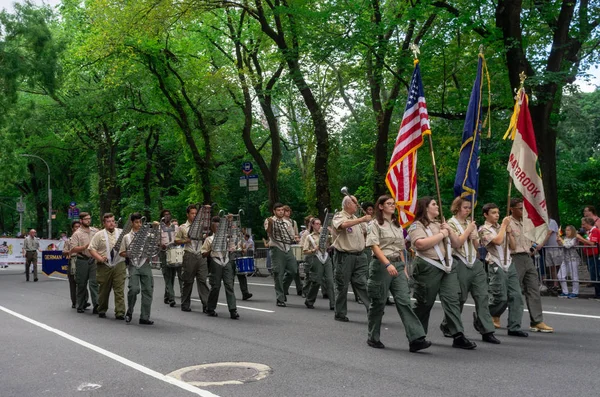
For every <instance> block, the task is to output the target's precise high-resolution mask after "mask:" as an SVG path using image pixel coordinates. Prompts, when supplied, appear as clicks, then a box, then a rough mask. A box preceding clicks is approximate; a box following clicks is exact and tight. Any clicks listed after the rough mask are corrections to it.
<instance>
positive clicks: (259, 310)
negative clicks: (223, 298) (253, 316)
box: [191, 298, 275, 313]
mask: <svg viewBox="0 0 600 397" xmlns="http://www.w3.org/2000/svg"><path fill="white" fill-rule="evenodd" d="M191 300H193V301H195V302H202V301H201V300H200V299H194V298H192V299H191ZM217 305H219V306H227V303H221V302H219V303H217ZM236 306H237V305H236ZM237 308H238V309H246V310H253V311H255V312H263V313H275V311H274V310H267V309H258V308H256V307H248V306H237Z"/></svg>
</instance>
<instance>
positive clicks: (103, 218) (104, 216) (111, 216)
mask: <svg viewBox="0 0 600 397" xmlns="http://www.w3.org/2000/svg"><path fill="white" fill-rule="evenodd" d="M114 217H115V215H114V214H113V213H112V212H106V213H104V215H102V223H104V221H105V220H107V219H109V218H114Z"/></svg>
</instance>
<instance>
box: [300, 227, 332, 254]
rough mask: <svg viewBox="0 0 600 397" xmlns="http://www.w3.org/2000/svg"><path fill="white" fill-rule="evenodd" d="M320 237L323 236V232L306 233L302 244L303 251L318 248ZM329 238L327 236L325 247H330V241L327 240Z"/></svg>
mask: <svg viewBox="0 0 600 397" xmlns="http://www.w3.org/2000/svg"><path fill="white" fill-rule="evenodd" d="M308 236H310V237H311V238H312V241H311V239H310V238H308ZM320 238H321V233H317V232H312V233H305V235H304V241H303V244H302V251H312V250H314V249H315V248H316V249H318V248H319V239H320ZM327 240H329V239H328V238H327V239H326V240H325V248H326V249H327V248H328V247H329V241H327ZM309 255H310V254H309Z"/></svg>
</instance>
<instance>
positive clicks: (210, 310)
mask: <svg viewBox="0 0 600 397" xmlns="http://www.w3.org/2000/svg"><path fill="white" fill-rule="evenodd" d="M228 217H229V218H230V219H231V215H228ZM220 221H221V219H220V218H219V217H218V216H215V217H213V218H212V223H211V230H212V233H211V235H210V236H208V237H207V238H206V240H204V244H202V250H201V252H202V256H204V257H205V258H208V268H209V271H210V272H209V276H208V278H209V282H210V293H209V295H208V306H207V314H208V315H209V316H210V317H217V312H216V311H215V309H216V308H217V301H218V300H219V292H220V291H221V282H223V286H224V287H225V298H226V299H227V307H228V308H229V315H230V317H231V319H233V320H237V319H238V318H240V315H239V314H238V312H237V306H236V302H235V293H234V291H233V280H234V276H235V270H236V268H235V262H234V261H233V260H231V258H230V250H232V249H233V247H231V246H230V242H229V241H228V242H227V244H226V245H227V248H226V251H225V252H217V251H215V250H214V244H213V242H214V240H215V235H216V233H217V229H218V227H219V223H220ZM225 238H227V237H225Z"/></svg>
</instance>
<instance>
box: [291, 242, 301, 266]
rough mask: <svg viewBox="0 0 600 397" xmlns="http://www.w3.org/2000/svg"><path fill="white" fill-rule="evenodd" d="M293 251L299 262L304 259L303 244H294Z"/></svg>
mask: <svg viewBox="0 0 600 397" xmlns="http://www.w3.org/2000/svg"><path fill="white" fill-rule="evenodd" d="M292 252H293V253H294V257H296V260H297V261H298V262H301V261H303V260H304V255H302V246H301V245H300V244H293V245H292Z"/></svg>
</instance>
